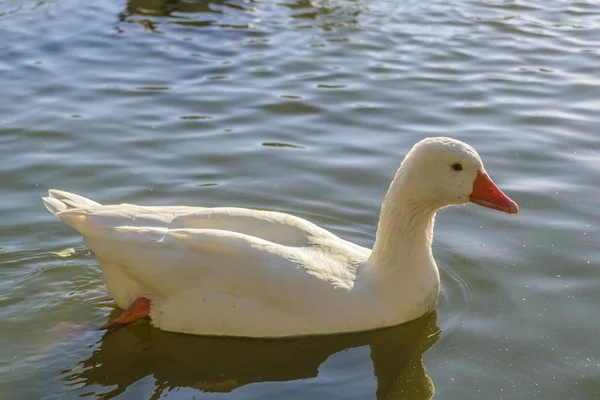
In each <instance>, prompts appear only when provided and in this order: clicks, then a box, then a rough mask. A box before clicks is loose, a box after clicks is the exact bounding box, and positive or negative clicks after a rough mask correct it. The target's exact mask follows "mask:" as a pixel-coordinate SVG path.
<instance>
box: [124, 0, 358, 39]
mask: <svg viewBox="0 0 600 400" xmlns="http://www.w3.org/2000/svg"><path fill="white" fill-rule="evenodd" d="M260 4H261V2H260V1H257V0H246V1H242V0H186V1H183V0H127V3H126V7H125V9H124V10H123V11H122V12H121V13H120V14H119V21H121V22H136V23H140V24H142V25H144V27H145V28H147V30H151V31H155V32H160V31H158V30H157V26H158V24H159V23H163V22H170V23H174V24H177V25H185V26H196V27H210V26H218V27H222V28H243V29H248V28H250V27H252V26H257V25H261V23H257V22H256V21H255V20H256V15H255V14H256V8H257V7H259V6H260ZM273 4H274V5H277V6H279V7H282V8H284V9H287V10H288V11H289V17H291V18H292V19H295V20H317V19H319V17H324V18H325V19H324V20H323V21H320V22H319V23H316V25H314V26H313V25H311V24H309V25H306V26H303V27H304V28H307V27H319V28H322V29H324V30H330V29H332V28H334V27H340V26H358V25H359V23H358V19H357V18H358V16H359V14H360V13H361V10H362V8H364V6H363V5H361V4H360V2H355V1H352V0H350V1H343V2H338V1H323V2H320V3H314V2H312V1H310V0H288V1H285V0H284V1H280V2H276V3H273ZM225 14H230V16H234V15H235V16H236V17H235V18H234V19H233V20H230V19H228V18H225ZM165 17H166V18H167V20H166V21H165V20H162V19H164V18H165ZM261 18H266V19H267V21H268V22H269V23H270V24H272V23H276V24H281V23H286V20H287V16H286V17H283V16H281V15H278V14H277V13H273V14H269V13H267V14H264V13H262V14H261ZM272 18H275V20H272Z"/></svg>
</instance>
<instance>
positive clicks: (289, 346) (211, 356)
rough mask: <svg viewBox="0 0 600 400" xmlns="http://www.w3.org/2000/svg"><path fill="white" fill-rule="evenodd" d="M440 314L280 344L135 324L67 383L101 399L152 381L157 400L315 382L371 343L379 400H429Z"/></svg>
mask: <svg viewBox="0 0 600 400" xmlns="http://www.w3.org/2000/svg"><path fill="white" fill-rule="evenodd" d="M118 313H119V312H118V311H115V315H112V316H111V319H114V318H116V317H117V314H118ZM436 317H437V315H436V313H435V312H433V313H430V314H428V315H426V316H424V317H422V318H420V319H418V320H415V321H413V322H410V323H407V324H404V325H400V326H396V327H392V328H386V329H382V330H377V331H371V332H364V333H357V334H343V335H330V336H321V337H305V338H293V339H281V340H258V339H239V338H216V337H201V336H192V335H183V334H176V333H168V332H163V331H161V330H159V329H155V328H152V327H150V326H149V325H148V324H146V323H138V324H134V325H131V326H129V327H126V328H124V329H121V330H119V331H116V332H111V333H106V334H105V335H104V336H103V337H102V339H101V341H100V343H101V344H100V347H99V348H97V349H96V350H94V352H93V353H92V355H91V356H90V357H89V358H87V359H85V360H82V361H80V362H79V363H77V364H76V365H74V366H73V367H72V368H70V369H69V370H68V371H65V372H64V375H63V376H62V381H63V382H66V385H67V386H76V387H78V388H79V389H82V387H88V386H95V385H100V386H102V387H110V389H109V391H107V392H105V393H103V394H100V393H98V394H97V397H98V398H101V399H108V398H113V397H115V396H118V395H119V394H121V393H123V392H125V390H126V389H127V388H128V387H129V386H131V385H132V384H134V383H135V382H137V381H139V380H141V379H143V378H145V377H147V376H153V377H154V379H155V380H156V383H155V389H154V394H153V396H152V397H151V398H153V399H154V398H156V399H158V398H160V397H161V396H164V395H165V394H166V392H168V391H170V390H171V389H174V388H181V387H187V388H194V389H197V390H201V391H204V392H230V391H233V390H235V389H237V388H239V387H242V386H244V385H248V384H250V383H254V382H282V381H292V380H298V379H307V378H313V377H316V376H317V375H318V373H319V371H318V370H319V367H320V365H321V364H322V363H323V362H324V361H325V360H327V359H328V358H329V357H330V356H331V355H332V354H335V353H337V352H340V351H343V350H346V349H350V348H355V347H360V346H369V347H370V350H371V360H372V362H373V371H374V375H375V378H376V380H377V392H376V398H377V399H378V400H382V399H391V398H410V399H411V400H429V399H431V398H432V397H433V393H434V387H433V383H432V381H431V379H430V378H429V376H428V375H427V372H426V370H425V366H424V365H423V357H422V356H423V353H424V352H425V351H426V350H427V349H429V348H430V347H431V346H432V345H433V344H434V343H435V342H436V341H437V339H438V337H439V333H440V329H439V328H438V327H437V325H436ZM90 389H92V388H90ZM95 389H97V386H96V387H95Z"/></svg>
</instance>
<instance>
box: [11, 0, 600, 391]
mask: <svg viewBox="0 0 600 400" xmlns="http://www.w3.org/2000/svg"><path fill="white" fill-rule="evenodd" d="M599 10H600V9H599V8H598V6H597V4H594V3H593V2H590V1H579V2H578V1H570V2H564V1H558V0H544V1H481V0H470V1H460V2H453V1H441V0H432V1H427V2H423V1H413V0H406V1H387V0H381V1H370V0H356V1H343V0H320V1H317V0H315V1H304V0H301V1H293V0H278V1H249V0H247V1H241V0H229V1H223V0H212V1H192V0H189V1H176V0H170V1H160V0H135V1H134V0H131V1H128V2H125V1H114V0H97V1H75V0H54V1H46V2H43V1H42V2H36V1H28V0H8V1H4V2H2V3H0V38H1V39H2V40H1V41H0V51H1V54H2V55H3V56H2V57H1V58H0V88H1V92H2V97H1V100H0V157H1V160H2V167H1V168H0V183H1V184H0V194H1V198H2V201H1V202H0V216H1V221H2V223H1V224H0V237H1V240H0V391H1V392H0V393H1V394H2V396H1V397H2V398H11V399H12V398H19V399H54V398H65V399H68V398H106V399H108V398H114V397H118V398H122V399H140V398H154V399H157V398H169V399H189V398H194V397H195V398H208V399H222V398H229V399H247V398H261V399H279V398H301V399H337V398H339V399H368V398H378V399H388V398H389V399H409V400H417V399H430V398H431V396H432V395H433V393H434V391H435V397H434V398H436V399H444V400H459V399H461V400H466V399H544V400H564V399H577V400H580V399H597V398H598V397H599V396H600V352H599V349H600V339H599V335H598V326H599V325H598V317H599V311H598V310H600V308H599V307H598V304H600V290H599V278H598V273H597V271H598V266H597V265H598V263H599V261H600V255H599V253H598V240H597V237H598V223H597V221H598V220H599V217H600V215H599V214H600V211H599V207H598V206H599V201H600V200H599V196H598V187H600V163H599V162H598V159H599V157H600V135H598V127H599V126H600V113H599V112H598V109H599V106H600V101H598V99H599V98H600V79H599V78H598V65H599V64H600V50H599V49H600V35H599V31H598V28H599V24H600V23H599V21H600V18H599V17H600V11H599ZM432 135H446V136H452V137H455V138H458V139H461V140H464V141H466V142H468V143H469V144H471V145H473V146H474V147H475V148H476V149H477V150H478V151H479V153H480V154H481V156H482V157H483V159H484V162H485V164H486V167H487V170H488V172H489V173H490V175H491V176H492V178H494V180H495V181H496V182H497V183H498V185H499V186H500V187H502V188H503V190H504V191H505V192H507V193H508V194H509V195H510V196H511V197H512V198H513V199H514V200H515V201H517V202H518V203H519V205H520V207H521V212H520V214H519V215H518V216H517V217H510V216H508V215H505V214H501V213H498V212H493V211H491V210H487V209H483V208H480V207H476V206H474V205H469V206H466V207H458V208H449V209H445V210H443V211H442V212H440V213H439V215H438V218H437V220H436V222H437V225H436V232H435V234H436V236H435V240H434V254H435V257H436V259H437V260H438V264H439V267H440V270H441V275H442V298H441V299H440V302H439V305H438V307H437V313H433V314H430V315H428V316H426V317H424V318H423V319H421V320H418V321H415V322H414V323H412V324H409V325H406V326H400V327H396V328H392V329H387V330H383V331H378V332H372V333H368V334H360V335H347V336H341V337H340V336H336V337H328V338H321V339H299V340H292V341H276V342H265V341H254V340H239V339H238V340H229V339H214V338H200V337H188V336H183V335H177V334H170V333H165V332H161V331H158V330H156V329H154V328H152V327H150V326H149V325H148V324H147V322H140V323H137V324H134V325H132V326H129V327H127V328H125V329H123V330H121V331H118V332H116V333H114V334H112V335H106V334H104V333H102V332H87V333H84V332H82V333H80V334H78V335H76V336H75V337H74V338H72V339H70V340H68V341H66V342H62V343H60V344H59V345H54V346H52V345H49V343H52V340H53V337H54V336H53V335H55V334H56V332H57V331H61V329H63V330H65V329H66V330H68V328H65V324H74V325H78V324H79V325H85V324H88V323H93V324H102V323H104V322H106V321H107V320H109V319H111V318H113V319H114V318H115V316H116V315H118V313H119V310H118V309H117V308H116V307H115V305H114V303H113V301H112V300H111V298H110V296H109V295H108V293H107V291H106V289H105V287H104V285H103V281H102V275H101V272H100V270H99V268H98V262H97V260H96V259H95V258H94V257H93V256H92V255H91V254H90V253H89V251H87V250H86V249H85V248H84V247H83V246H82V244H81V240H80V237H79V236H77V235H76V234H75V232H74V231H72V230H71V229H70V228H68V227H67V226H64V225H62V224H61V223H59V221H57V220H56V219H55V218H54V217H53V216H52V215H50V214H49V213H47V211H46V210H45V209H44V208H43V206H42V204H41V201H40V200H39V198H40V196H43V195H44V194H45V193H46V190H47V189H48V188H58V189H63V190H68V191H72V192H76V193H80V194H82V195H85V196H87V197H90V198H92V199H94V200H97V201H99V202H107V203H118V202H131V203H139V204H147V205H167V204H169V205H175V204H186V205H205V206H219V205H225V206H243V207H251V208H252V207H255V208H263V209H270V210H278V211H286V212H290V213H293V214H295V215H298V216H300V217H304V218H307V219H309V220H311V221H313V222H315V223H318V224H319V225H321V226H323V227H325V228H327V229H330V230H331V231H333V232H334V233H336V234H338V235H340V236H342V237H344V238H346V239H348V240H352V241H355V242H356V243H358V244H361V245H364V246H371V245H372V242H373V240H374V235H375V228H376V223H377V219H378V211H379V207H380V204H381V200H382V198H383V196H384V194H385V191H386V189H387V186H388V185H389V181H390V180H391V178H392V177H393V175H394V172H395V170H396V168H397V167H398V165H399V163H400V161H401V160H402V158H403V157H404V155H405V154H406V152H407V151H408V150H409V149H410V147H411V146H412V145H413V144H414V143H415V142H416V141H418V140H420V139H422V138H423V137H426V136H432ZM65 249H73V251H67V252H66V253H61V254H63V255H66V257H61V256H60V255H56V254H54V253H60V252H61V251H63V250H65Z"/></svg>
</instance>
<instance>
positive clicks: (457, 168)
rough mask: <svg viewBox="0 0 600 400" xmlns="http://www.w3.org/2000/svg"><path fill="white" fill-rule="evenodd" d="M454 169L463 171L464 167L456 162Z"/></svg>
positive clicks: (453, 165)
mask: <svg viewBox="0 0 600 400" xmlns="http://www.w3.org/2000/svg"><path fill="white" fill-rule="evenodd" d="M452 169H453V170H455V171H456V172H458V171H462V170H463V167H462V164H460V163H455V164H452Z"/></svg>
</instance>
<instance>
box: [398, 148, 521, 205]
mask: <svg viewBox="0 0 600 400" xmlns="http://www.w3.org/2000/svg"><path fill="white" fill-rule="evenodd" d="M395 184H398V185H397V186H399V187H402V189H403V190H402V192H403V193H402V196H404V197H406V196H409V197H410V198H412V200H415V201H416V202H417V203H421V204H429V205H431V206H432V207H433V208H442V207H447V206H451V205H459V204H465V203H468V202H472V203H475V204H478V205H480V206H483V207H487V208H491V209H494V210H498V211H503V212H506V213H508V214H517V212H518V211H519V207H518V206H517V203H515V202H514V201H512V200H511V199H510V198H509V197H508V196H506V195H505V194H504V193H503V192H502V191H501V190H500V189H499V188H498V187H497V186H496V184H495V183H494V182H493V181H492V179H491V178H490V177H489V175H488V174H487V172H486V170H485V168H484V166H483V162H482V161H481V158H480V157H479V155H478V154H477V152H476V151H475V149H473V148H472V147H471V146H469V145H468V144H466V143H463V142H461V141H459V140H455V139H451V138H445V137H435V138H427V139H424V140H422V141H420V142H419V143H417V144H416V145H415V146H414V147H413V148H412V150H411V151H410V152H409V153H408V154H407V156H406V158H405V159H404V161H403V162H402V165H401V166H400V169H399V170H398V173H397V174H396V178H395V179H394V182H393V183H392V187H390V190H391V191H393V188H394V186H395Z"/></svg>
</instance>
